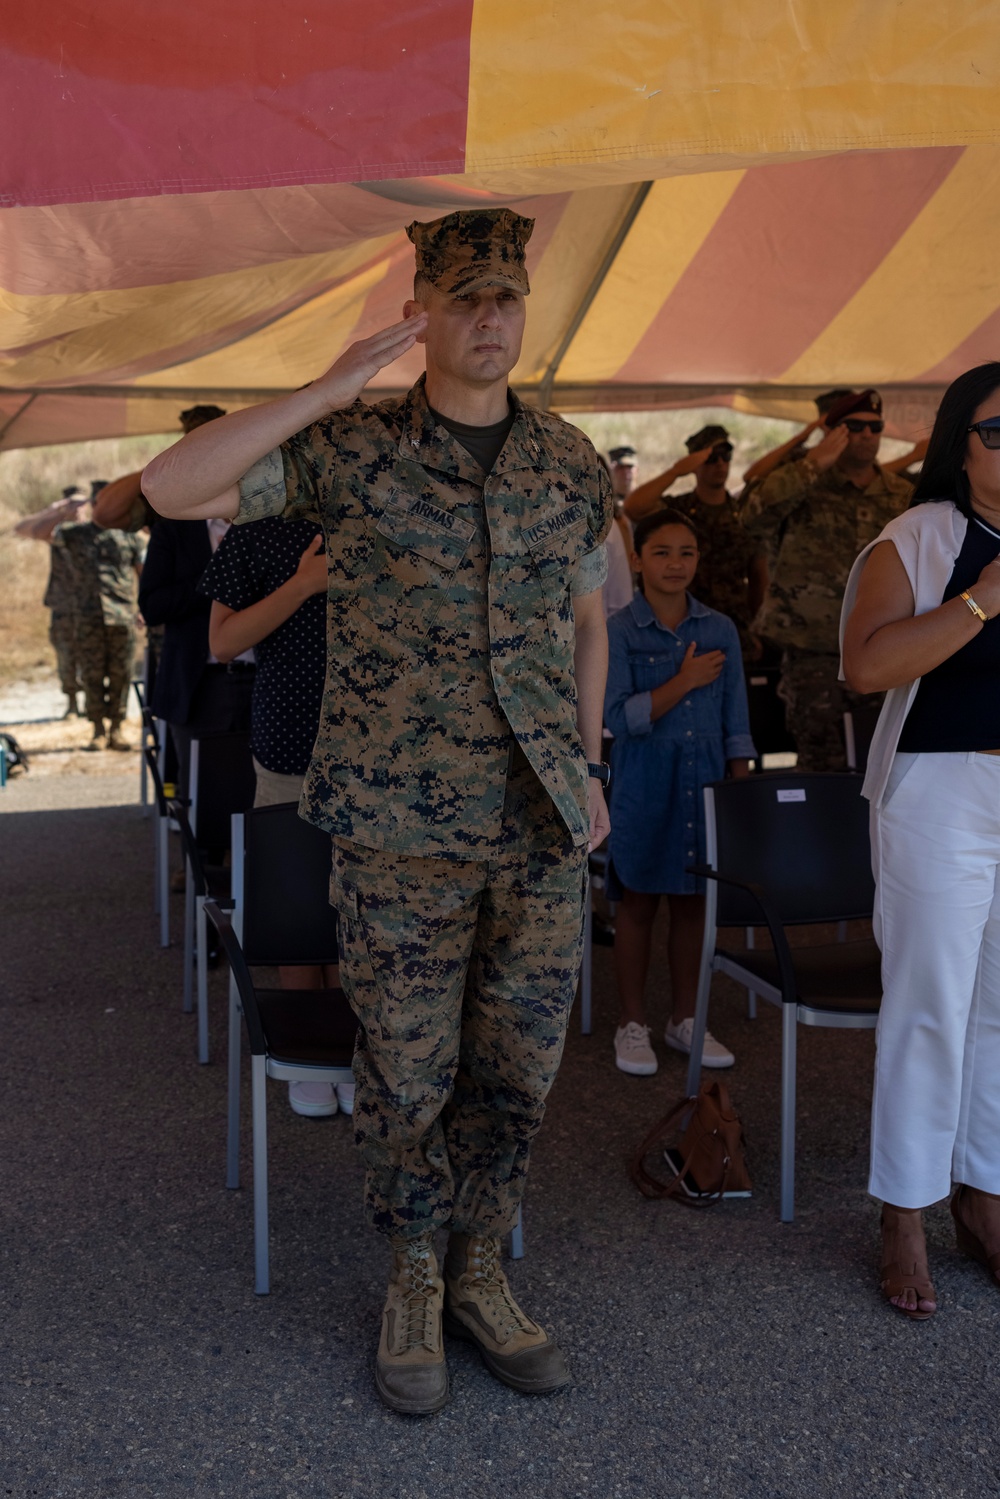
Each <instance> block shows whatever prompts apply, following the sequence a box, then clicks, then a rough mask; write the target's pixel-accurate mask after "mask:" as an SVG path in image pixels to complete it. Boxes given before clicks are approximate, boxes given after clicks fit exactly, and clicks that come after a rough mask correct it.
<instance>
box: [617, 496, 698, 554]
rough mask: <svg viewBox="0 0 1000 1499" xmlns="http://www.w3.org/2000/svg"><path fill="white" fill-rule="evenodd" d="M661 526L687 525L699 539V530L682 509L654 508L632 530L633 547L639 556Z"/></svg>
mask: <svg viewBox="0 0 1000 1499" xmlns="http://www.w3.org/2000/svg"><path fill="white" fill-rule="evenodd" d="M661 526H686V527H687V529H688V530H689V531H690V532H691V535H692V536H693V537H694V539H695V541H696V542H697V540H698V532H697V529H696V527H695V526H694V523H693V522H692V521H690V520H689V519H688V517H687V516H686V515H685V514H684V513H683V512H682V511H680V510H672V509H670V507H669V506H668V507H666V508H664V509H663V510H654V511H653V513H652V514H651V515H644V516H643V518H642V520H641V521H639V523H638V524H637V526H636V528H635V530H634V531H633V532H632V549H633V551H634V552H635V555H636V556H637V557H639V556H641V555H642V549H643V547H644V546H645V545H646V542H647V541H648V540H649V538H650V537H651V536H652V534H653V532H654V531H659V529H660V527H661Z"/></svg>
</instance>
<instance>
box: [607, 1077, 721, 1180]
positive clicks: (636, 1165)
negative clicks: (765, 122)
mask: <svg viewBox="0 0 1000 1499" xmlns="http://www.w3.org/2000/svg"><path fill="white" fill-rule="evenodd" d="M720 1086H722V1085H721V1084H720ZM704 1096H705V1095H704V1094H702V1093H698V1094H695V1095H694V1096H692V1097H690V1098H682V1099H681V1101H680V1103H678V1104H676V1105H675V1106H674V1108H672V1109H671V1110H670V1112H669V1113H668V1114H665V1115H664V1117H663V1118H662V1119H660V1120H659V1121H658V1122H657V1123H656V1124H654V1125H653V1128H652V1129H651V1130H650V1131H649V1133H648V1135H647V1136H646V1138H645V1139H644V1140H643V1142H642V1144H641V1145H640V1146H639V1148H638V1150H637V1151H636V1152H635V1155H634V1156H633V1157H632V1161H631V1164H630V1166H629V1175H630V1176H631V1178H632V1180H633V1181H634V1182H635V1184H636V1186H637V1187H638V1188H639V1191H640V1192H641V1193H642V1195H643V1196H644V1197H649V1198H654V1199H657V1198H659V1199H662V1198H665V1197H675V1198H676V1199H677V1201H678V1202H679V1203H681V1204H682V1205H683V1206H684V1207H686V1208H707V1207H712V1206H713V1205H714V1204H715V1203H717V1202H720V1201H721V1200H722V1198H723V1197H724V1196H725V1192H726V1187H727V1186H728V1184H729V1170H730V1165H731V1160H730V1157H729V1156H728V1155H727V1156H726V1157H725V1164H724V1167H723V1172H722V1184H721V1186H720V1187H719V1188H718V1190H717V1191H715V1192H710V1193H706V1194H704V1195H703V1196H699V1197H687V1196H685V1195H684V1192H683V1187H682V1182H683V1178H684V1177H685V1176H686V1174H687V1169H688V1167H689V1165H690V1164H691V1157H692V1156H693V1155H694V1145H692V1146H691V1148H690V1149H689V1151H688V1153H687V1156H686V1157H685V1159H684V1161H683V1162H682V1163H681V1167H680V1169H679V1171H678V1172H677V1175H676V1176H675V1177H674V1179H673V1181H670V1182H664V1181H660V1179H659V1177H656V1176H654V1175H653V1174H652V1172H651V1171H648V1170H647V1169H646V1164H645V1157H646V1156H647V1155H648V1154H649V1152H650V1151H651V1150H652V1149H653V1147H654V1146H657V1145H662V1144H663V1142H664V1140H666V1138H667V1136H668V1135H670V1134H671V1133H672V1131H673V1129H674V1127H675V1125H676V1122H677V1120H678V1119H680V1118H682V1117H683V1115H684V1113H685V1111H690V1112H691V1113H692V1114H693V1112H694V1110H695V1109H696V1108H697V1107H698V1104H699V1102H700V1100H701V1099H702V1097H704ZM726 1102H727V1103H728V1095H727V1097H726Z"/></svg>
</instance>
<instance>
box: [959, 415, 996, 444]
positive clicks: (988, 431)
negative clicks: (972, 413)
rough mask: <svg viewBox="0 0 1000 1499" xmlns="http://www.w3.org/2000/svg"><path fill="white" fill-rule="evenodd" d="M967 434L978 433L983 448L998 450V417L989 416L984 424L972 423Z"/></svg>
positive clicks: (967, 429)
mask: <svg viewBox="0 0 1000 1499" xmlns="http://www.w3.org/2000/svg"><path fill="white" fill-rule="evenodd" d="M966 431H967V432H978V433H979V438H980V441H981V442H982V444H983V447H984V448H1000V416H991V417H990V419H989V421H986V422H973V424H972V426H971V427H967V428H966Z"/></svg>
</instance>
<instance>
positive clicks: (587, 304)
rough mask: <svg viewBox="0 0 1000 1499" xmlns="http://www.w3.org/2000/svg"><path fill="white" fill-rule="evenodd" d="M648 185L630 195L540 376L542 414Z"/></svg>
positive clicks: (539, 395)
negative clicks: (591, 278) (619, 219)
mask: <svg viewBox="0 0 1000 1499" xmlns="http://www.w3.org/2000/svg"><path fill="white" fill-rule="evenodd" d="M652 185H653V184H652V182H640V183H639V185H638V187H637V188H636V190H635V192H634V193H633V194H632V200H631V202H630V203H629V205H628V208H627V209H626V210H625V213H624V215H623V217H622V221H621V223H620V224H619V225H618V228H617V230H616V231H615V237H614V239H613V240H612V241H611V244H610V245H609V246H608V248H607V251H606V252H605V255H604V259H603V260H602V261H601V263H600V265H599V266H598V267H597V270H596V272H595V274H594V277H593V280H592V281H591V283H590V285H589V286H588V287H587V290H586V292H585V293H584V296H583V301H582V302H581V303H580V305H579V307H578V308H577V309H576V312H575V313H574V314H573V318H572V320H571V322H570V325H569V327H568V328H567V329H566V332H565V333H564V334H563V336H562V339H561V341H560V344H559V347H558V349H556V352H555V354H554V355H553V356H552V359H551V360H550V362H549V367H548V369H547V370H546V371H545V374H544V375H543V376H542V380H541V384H540V385H539V387H538V405H539V408H540V409H541V410H542V411H548V409H549V406H550V405H551V402H552V387H553V385H554V384H555V379H556V375H557V374H558V373H559V366H560V365H561V364H562V362H563V360H564V358H565V357H566V351H567V350H568V348H569V346H570V344H571V343H572V342H573V340H574V338H575V337H576V335H577V333H578V332H579V331H580V325H581V324H582V322H583V320H584V318H585V317H586V316H587V313H588V312H589V311H590V309H591V307H592V305H593V302H594V298H595V297H596V296H597V293H598V292H599V291H600V289H601V287H602V286H603V285H604V282H605V280H606V279H607V275H608V272H609V271H610V270H611V267H612V266H613V265H614V263H615V261H616V260H617V259H618V252H619V250H620V249H621V247H622V245H623V244H624V243H625V241H626V240H627V239H628V236H629V231H630V230H631V228H632V225H633V224H634V223H635V221H636V219H637V218H638V216H639V210H640V209H641V207H642V205H643V204H644V203H645V201H646V197H647V194H648V193H649V189H650V188H651V187H652Z"/></svg>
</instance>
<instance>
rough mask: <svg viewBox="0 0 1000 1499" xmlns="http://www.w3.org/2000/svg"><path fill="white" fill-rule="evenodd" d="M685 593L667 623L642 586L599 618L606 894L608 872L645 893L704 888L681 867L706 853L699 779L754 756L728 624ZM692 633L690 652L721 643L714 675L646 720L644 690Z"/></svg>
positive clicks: (668, 667) (665, 674)
mask: <svg viewBox="0 0 1000 1499" xmlns="http://www.w3.org/2000/svg"><path fill="white" fill-rule="evenodd" d="M687 602H688V612H687V615H686V616H685V618H684V619H682V620H681V622H680V624H679V625H678V626H677V629H676V630H671V629H669V628H668V627H667V626H666V625H661V624H660V622H659V621H658V620H657V618H656V615H655V614H654V613H653V611H652V609H651V608H650V606H649V604H648V603H647V602H646V599H645V598H644V596H643V595H642V594H641V593H637V594H636V595H635V598H634V599H633V600H632V602H631V603H630V604H626V606H625V608H624V609H619V610H618V612H617V613H616V614H613V615H612V616H611V618H610V619H609V620H608V643H609V647H610V661H609V664H608V686H607V691H606V693H605V698H604V721H605V723H606V724H607V726H608V728H609V729H610V730H611V733H612V734H613V735H614V747H613V749H612V755H611V764H612V775H611V806H610V809H609V810H610V813H611V841H610V845H609V854H610V862H611V866H612V870H613V875H612V876H611V877H609V884H608V895H609V896H610V897H611V898H612V899H615V898H617V894H618V891H617V884H616V881H615V878H614V877H615V876H616V877H617V881H620V882H621V884H623V885H625V886H626V887H627V888H628V889H629V890H641V891H645V892H647V893H650V894H661V895H670V894H674V895H692V894H695V893H696V892H697V891H699V890H702V889H703V888H704V882H703V881H701V880H696V879H695V877H694V876H693V875H689V874H687V872H686V870H687V866H688V865H690V864H695V863H700V862H701V861H703V860H704V857H705V809H704V798H703V797H702V787H703V786H705V785H707V784H708V782H709V781H720V780H722V778H723V776H724V775H725V773H726V761H727V760H743V759H747V760H749V759H752V758H753V756H754V745H753V740H752V739H751V737H750V718H749V714H748V711H747V693H746V683H745V681H744V677H743V658H742V655H741V653H740V637H739V634H738V632H737V629H736V626H735V625H734V624H733V622H732V620H731V619H730V618H729V617H728V615H725V614H719V613H718V612H717V611H716V610H715V609H709V608H707V607H706V605H705V604H700V603H699V602H698V600H697V599H694V598H692V597H691V595H690V594H688V596H687ZM692 641H694V642H695V644H696V646H697V653H698V655H704V653H705V652H706V651H725V653H726V664H725V666H724V667H723V669H722V672H721V673H720V675H719V676H718V677H716V679H715V681H714V682H710V683H709V684H708V686H706V687H696V688H693V689H692V690H691V692H690V693H688V695H687V696H686V697H684V698H682V699H681V701H680V702H679V703H677V704H676V705H675V706H674V707H673V708H671V709H670V711H669V712H668V713H663V714H661V716H660V717H659V718H658V719H656V720H655V722H654V721H653V719H652V718H651V717H650V713H651V708H652V702H651V694H652V690H653V688H654V687H661V686H662V685H663V683H664V682H668V681H669V680H670V678H671V677H673V676H676V674H677V671H678V670H679V668H680V666H681V664H682V662H683V660H684V655H685V652H686V651H687V648H688V646H689V645H690V644H691V642H692Z"/></svg>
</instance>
